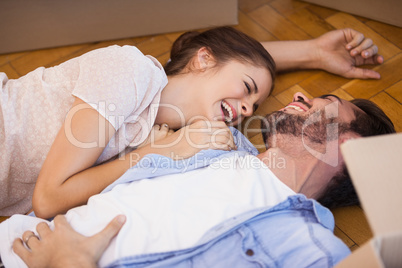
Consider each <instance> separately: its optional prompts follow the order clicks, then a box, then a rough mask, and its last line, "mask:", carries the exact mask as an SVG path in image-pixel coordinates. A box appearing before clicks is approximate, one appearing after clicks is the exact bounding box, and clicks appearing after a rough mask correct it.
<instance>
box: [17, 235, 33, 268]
mask: <svg viewBox="0 0 402 268" xmlns="http://www.w3.org/2000/svg"><path fill="white" fill-rule="evenodd" d="M13 250H14V252H15V254H17V255H18V256H20V258H21V259H22V260H23V261H24V262H25V263H26V260H27V258H28V257H29V255H30V252H29V250H27V249H26V248H25V246H24V244H23V242H22V240H21V239H19V238H17V239H15V240H14V242H13Z"/></svg>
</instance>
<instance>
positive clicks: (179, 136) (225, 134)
mask: <svg viewBox="0 0 402 268" xmlns="http://www.w3.org/2000/svg"><path fill="white" fill-rule="evenodd" d="M147 146H149V147H151V148H153V149H156V152H157V153H159V154H163V155H165V156H168V157H171V158H172V159H175V160H179V159H184V158H189V157H191V156H193V155H195V154H196V153H197V152H199V151H201V150H206V149H218V150H232V149H236V145H235V143H234V140H233V135H232V132H231V131H230V129H229V128H228V126H227V125H226V124H225V123H224V122H221V121H202V120H200V121H197V122H195V123H193V124H190V125H187V126H185V127H183V128H181V129H179V130H178V131H176V132H175V133H173V134H171V135H167V136H166V137H165V138H163V139H161V140H158V141H155V142H151V143H149V144H148V145H147Z"/></svg>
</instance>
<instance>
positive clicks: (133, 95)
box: [0, 27, 275, 218]
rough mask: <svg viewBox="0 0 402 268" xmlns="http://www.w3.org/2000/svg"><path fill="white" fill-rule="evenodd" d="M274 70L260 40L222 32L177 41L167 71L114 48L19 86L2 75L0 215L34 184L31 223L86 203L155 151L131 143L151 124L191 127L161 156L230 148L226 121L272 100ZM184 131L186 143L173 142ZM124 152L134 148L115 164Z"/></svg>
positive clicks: (21, 204) (24, 204) (25, 201)
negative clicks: (36, 219)
mask: <svg viewBox="0 0 402 268" xmlns="http://www.w3.org/2000/svg"><path fill="white" fill-rule="evenodd" d="M274 68H275V67H274V62H273V60H272V58H271V56H270V55H269V54H268V53H267V51H266V50H265V49H264V48H263V46H262V45H261V44H260V43H258V42H257V41H255V40H254V39H251V38H250V37H248V36H246V35H245V34H243V33H241V32H239V31H236V30H234V29H233V28H227V27H222V28H216V29H212V30H209V31H206V32H204V33H192V34H186V35H183V36H182V37H181V38H179V39H178V40H177V42H176V43H175V44H174V47H173V49H172V55H171V62H170V63H169V64H167V66H166V69H165V71H166V74H165V71H164V69H163V68H162V66H161V65H160V64H159V63H158V62H157V61H156V60H155V59H154V58H152V57H150V56H144V55H143V54H142V53H141V52H140V51H139V50H138V49H136V48H135V47H130V46H124V47H118V46H112V47H108V48H103V49H98V50H95V51H92V52H89V53H87V54H85V55H83V56H81V57H78V58H75V59H72V60H69V61H67V62H65V63H63V64H61V65H59V66H56V67H53V68H48V69H45V68H38V69H36V70H35V71H33V72H31V73H29V74H27V75H26V76H24V77H22V78H20V79H18V80H8V81H7V79H6V78H4V77H3V79H2V80H3V84H5V85H4V86H3V91H2V96H1V97H2V103H1V105H2V108H3V112H4V114H5V115H4V118H5V122H4V129H5V135H4V136H5V137H4V140H5V141H1V144H2V145H1V146H3V147H5V148H4V149H3V148H2V152H4V151H5V152H6V153H5V154H4V153H3V154H2V158H3V159H2V161H1V162H2V165H3V166H2V168H1V170H2V172H1V173H2V174H1V175H2V177H3V178H1V182H2V184H3V185H2V186H1V187H0V188H1V191H2V193H1V198H2V200H1V211H0V214H1V215H10V214H13V213H26V212H27V211H29V210H30V209H31V206H30V204H31V199H30V197H31V195H32V192H33V188H34V185H35V182H36V186H35V190H34V192H33V199H32V203H33V208H34V211H35V214H36V215H37V216H39V217H44V218H48V217H52V216H54V215H56V214H58V213H62V212H65V211H66V210H67V209H69V208H71V207H74V206H77V205H81V204H85V203H86V202H87V200H88V198H89V197H90V196H92V195H94V194H96V193H99V192H100V191H102V189H104V188H105V187H106V186H107V185H109V184H110V183H111V182H113V181H114V180H116V179H117V178H119V177H120V176H121V175H122V174H123V173H124V172H125V171H126V170H127V169H128V168H130V167H131V166H133V165H135V164H136V162H137V161H139V160H140V159H141V158H142V156H144V155H146V154H148V153H152V152H156V148H153V147H154V146H151V145H152V144H149V145H145V146H138V145H140V144H141V143H142V142H143V141H144V140H145V139H146V137H147V136H148V134H149V132H150V130H151V128H152V126H153V124H154V123H156V124H162V123H166V124H168V125H169V126H170V127H171V128H173V129H178V128H181V127H182V126H185V125H188V124H190V123H193V122H195V123H194V124H192V125H191V128H192V129H191V130H189V131H187V130H186V129H183V130H181V131H180V132H177V133H175V134H172V135H171V136H170V137H171V138H170V140H166V139H165V140H164V141H165V143H164V144H166V143H167V144H168V146H161V145H162V144H159V145H160V146H159V148H157V152H158V153H159V154H164V155H167V156H172V155H171V152H174V154H175V155H173V156H172V157H189V156H191V155H193V154H194V153H196V152H197V151H199V150H200V149H205V148H221V149H226V150H229V149H231V148H233V147H234V143H233V141H232V140H231V134H230V131H229V129H228V128H227V126H226V124H225V121H226V122H227V123H230V124H238V123H239V122H240V121H241V120H242V119H243V118H244V117H245V116H250V115H251V114H252V113H253V109H255V106H256V105H258V104H259V103H261V102H262V101H263V100H264V99H265V98H266V97H267V96H268V95H269V93H270V90H271V87H272V81H273V77H274V72H275V71H274ZM200 119H204V120H209V121H213V122H212V123H210V124H211V125H206V124H207V123H205V122H206V121H200ZM208 124H209V123H208ZM163 128H164V129H165V130H166V132H167V127H166V126H164V127H163ZM194 128H202V129H205V128H208V132H205V131H197V132H195V131H194ZM218 129H219V131H218V132H216V131H217V130H218ZM186 132H188V133H189V134H191V135H190V136H189V137H190V138H189V139H177V138H178V137H180V135H183V133H186ZM211 135H213V136H214V142H211V138H210V136H211ZM176 141H177V142H176ZM192 143H194V144H192ZM194 145H197V146H194ZM127 146H131V147H132V148H135V150H133V151H132V152H130V153H129V154H127V155H125V156H124V157H121V158H116V157H117V156H118V155H119V154H120V153H124V151H125V149H126V147H127ZM137 147H139V148H137ZM3 150H4V151H3ZM115 158H116V159H115ZM5 184H6V185H5Z"/></svg>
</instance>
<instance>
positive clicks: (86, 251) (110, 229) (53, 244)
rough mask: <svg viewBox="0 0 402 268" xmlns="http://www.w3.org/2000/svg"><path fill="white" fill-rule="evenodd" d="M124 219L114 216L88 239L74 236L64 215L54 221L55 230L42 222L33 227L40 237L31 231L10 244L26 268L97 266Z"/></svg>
mask: <svg viewBox="0 0 402 268" xmlns="http://www.w3.org/2000/svg"><path fill="white" fill-rule="evenodd" d="M124 222H125V216H123V215H119V216H117V217H115V218H114V219H113V220H112V221H111V222H110V223H109V224H108V225H107V226H106V227H105V228H104V229H103V230H102V231H100V232H99V233H97V234H96V235H94V236H91V237H85V236H83V235H81V234H79V233H77V232H76V231H75V230H73V228H71V226H70V225H69V224H68V222H67V220H66V218H65V217H64V216H56V218H55V219H54V224H55V228H54V231H52V230H50V228H49V226H48V225H47V224H46V223H44V222H42V223H39V224H38V225H37V227H36V230H37V232H38V234H39V237H37V236H35V235H33V233H32V232H31V231H27V232H25V233H24V234H23V237H22V239H23V240H24V241H25V244H26V246H27V247H28V248H30V250H28V249H27V248H26V247H25V246H24V244H23V243H24V242H23V241H22V240H21V239H16V240H15V241H14V244H13V250H14V252H15V253H16V254H17V255H18V256H20V258H21V259H22V260H23V261H24V262H25V263H26V265H27V266H28V267H41V268H42V267H96V263H97V262H98V260H99V259H100V257H101V256H102V254H103V252H104V251H105V250H106V248H107V247H108V245H109V243H110V241H111V240H112V239H113V237H115V236H116V235H117V233H118V232H119V231H120V229H121V227H122V226H123V224H124Z"/></svg>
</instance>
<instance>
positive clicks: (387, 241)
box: [376, 232, 402, 267]
mask: <svg viewBox="0 0 402 268" xmlns="http://www.w3.org/2000/svg"><path fill="white" fill-rule="evenodd" d="M376 240H377V245H378V249H379V253H380V256H381V259H382V262H383V263H384V266H385V267H402V255H401V252H402V232H399V233H392V234H391V233H390V234H387V235H385V236H384V237H378V238H376Z"/></svg>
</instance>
